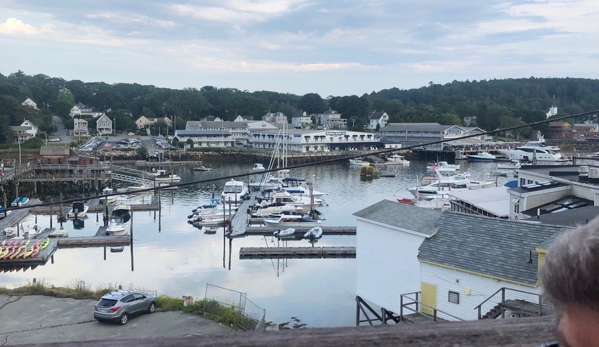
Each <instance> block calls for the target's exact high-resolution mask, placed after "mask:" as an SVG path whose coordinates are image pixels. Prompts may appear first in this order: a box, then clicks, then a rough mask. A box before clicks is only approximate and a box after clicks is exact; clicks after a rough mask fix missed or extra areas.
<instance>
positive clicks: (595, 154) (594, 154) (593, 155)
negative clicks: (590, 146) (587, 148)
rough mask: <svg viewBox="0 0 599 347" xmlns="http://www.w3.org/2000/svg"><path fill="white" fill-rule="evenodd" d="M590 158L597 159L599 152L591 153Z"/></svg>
mask: <svg viewBox="0 0 599 347" xmlns="http://www.w3.org/2000/svg"><path fill="white" fill-rule="evenodd" d="M589 158H595V159H597V158H599V152H595V153H591V154H589Z"/></svg>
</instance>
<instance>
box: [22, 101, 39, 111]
mask: <svg viewBox="0 0 599 347" xmlns="http://www.w3.org/2000/svg"><path fill="white" fill-rule="evenodd" d="M21 105H24V106H29V107H31V108H33V109H36V110H37V104H36V103H35V102H34V101H33V100H31V99H29V98H27V99H25V101H23V102H22V103H21Z"/></svg>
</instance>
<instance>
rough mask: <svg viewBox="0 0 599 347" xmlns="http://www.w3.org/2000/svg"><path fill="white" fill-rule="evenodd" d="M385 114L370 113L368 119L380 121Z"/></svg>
mask: <svg viewBox="0 0 599 347" xmlns="http://www.w3.org/2000/svg"><path fill="white" fill-rule="evenodd" d="M384 113H385V112H372V113H371V114H370V117H369V119H381V117H382V116H383V114H384Z"/></svg>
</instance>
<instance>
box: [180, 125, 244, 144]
mask: <svg viewBox="0 0 599 347" xmlns="http://www.w3.org/2000/svg"><path fill="white" fill-rule="evenodd" d="M185 130H202V131H213V132H218V131H226V132H228V133H229V134H230V136H231V139H232V141H233V143H236V144H238V145H244V144H246V143H248V140H249V137H250V133H249V128H248V123H246V122H223V121H220V122H210V121H188V122H187V123H186V124H185Z"/></svg>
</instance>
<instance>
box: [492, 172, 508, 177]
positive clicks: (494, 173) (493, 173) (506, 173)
mask: <svg viewBox="0 0 599 347" xmlns="http://www.w3.org/2000/svg"><path fill="white" fill-rule="evenodd" d="M509 173H510V172H509V171H493V172H491V176H495V177H507V175H508V174H509Z"/></svg>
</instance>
